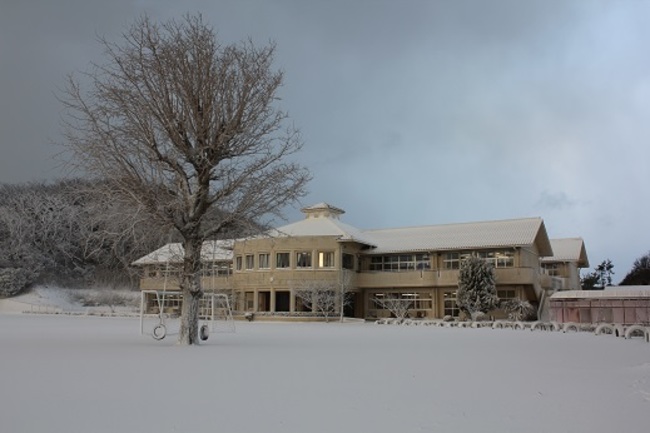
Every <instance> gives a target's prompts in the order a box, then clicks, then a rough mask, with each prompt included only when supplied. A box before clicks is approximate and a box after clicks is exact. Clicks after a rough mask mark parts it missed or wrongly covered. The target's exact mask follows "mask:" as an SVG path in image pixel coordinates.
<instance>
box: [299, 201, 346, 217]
mask: <svg viewBox="0 0 650 433" xmlns="http://www.w3.org/2000/svg"><path fill="white" fill-rule="evenodd" d="M301 211H302V213H304V214H305V218H332V219H339V215H342V214H344V213H345V211H344V210H343V209H339V208H337V207H334V206H332V205H329V204H327V203H318V204H315V205H313V206H309V207H305V208H302V209H301Z"/></svg>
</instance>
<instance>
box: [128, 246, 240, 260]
mask: <svg viewBox="0 0 650 433" xmlns="http://www.w3.org/2000/svg"><path fill="white" fill-rule="evenodd" d="M232 245H233V241H232V240H218V241H205V242H204V243H203V246H202V248H201V259H202V260H205V261H229V260H232ZM182 261H183V246H182V245H181V244H180V243H171V244H167V245H164V246H162V247H160V248H158V249H157V250H155V251H153V252H151V253H149V254H147V255H146V256H144V257H140V258H139V259H138V260H136V261H135V262H133V263H132V264H133V265H134V266H142V265H153V264H160V263H168V262H169V263H180V262H182Z"/></svg>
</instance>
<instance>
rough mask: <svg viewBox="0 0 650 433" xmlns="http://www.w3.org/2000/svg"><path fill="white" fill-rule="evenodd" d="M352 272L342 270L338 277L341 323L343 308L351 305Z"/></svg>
mask: <svg viewBox="0 0 650 433" xmlns="http://www.w3.org/2000/svg"><path fill="white" fill-rule="evenodd" d="M350 290H352V271H351V270H349V269H342V270H341V274H340V276H339V308H340V317H339V320H340V321H341V322H342V321H343V317H344V315H345V307H347V306H348V305H351V304H352V293H350Z"/></svg>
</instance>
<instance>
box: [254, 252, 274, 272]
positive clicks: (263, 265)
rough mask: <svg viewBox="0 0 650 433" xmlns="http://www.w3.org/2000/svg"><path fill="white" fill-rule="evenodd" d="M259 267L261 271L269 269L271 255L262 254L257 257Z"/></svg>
mask: <svg viewBox="0 0 650 433" xmlns="http://www.w3.org/2000/svg"><path fill="white" fill-rule="evenodd" d="M257 267H258V268H259V269H269V268H270V267H271V255H270V254H268V253H261V254H260V255H259V256H257Z"/></svg>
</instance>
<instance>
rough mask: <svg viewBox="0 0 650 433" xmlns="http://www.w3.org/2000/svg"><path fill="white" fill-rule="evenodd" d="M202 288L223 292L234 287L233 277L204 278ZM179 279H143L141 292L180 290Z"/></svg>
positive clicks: (141, 280)
mask: <svg viewBox="0 0 650 433" xmlns="http://www.w3.org/2000/svg"><path fill="white" fill-rule="evenodd" d="M201 286H202V287H203V290H221V289H230V288H231V287H232V276H220V277H202V278H201ZM179 288H180V287H179V281H178V278H177V277H173V278H172V277H170V278H167V280H166V281H165V278H142V279H140V290H179Z"/></svg>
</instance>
